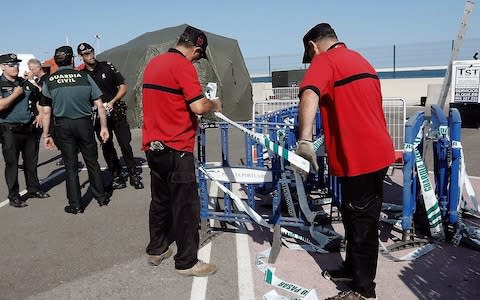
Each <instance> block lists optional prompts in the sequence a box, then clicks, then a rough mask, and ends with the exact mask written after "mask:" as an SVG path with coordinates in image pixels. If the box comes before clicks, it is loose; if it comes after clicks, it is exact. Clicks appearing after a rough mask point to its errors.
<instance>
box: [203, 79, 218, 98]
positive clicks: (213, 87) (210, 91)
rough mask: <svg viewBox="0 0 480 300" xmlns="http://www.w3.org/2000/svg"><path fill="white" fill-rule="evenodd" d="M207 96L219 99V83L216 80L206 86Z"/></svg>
mask: <svg viewBox="0 0 480 300" xmlns="http://www.w3.org/2000/svg"><path fill="white" fill-rule="evenodd" d="M205 97H207V99H208V100H216V99H218V97H217V84H216V83H215V82H209V83H207V86H206V87H205Z"/></svg>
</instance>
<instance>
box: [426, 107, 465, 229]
mask: <svg viewBox="0 0 480 300" xmlns="http://www.w3.org/2000/svg"><path fill="white" fill-rule="evenodd" d="M431 112H432V120H431V125H430V130H431V132H432V133H433V150H434V151H433V158H434V160H433V162H434V176H435V193H436V194H437V197H438V199H439V205H440V210H441V212H442V219H443V221H444V222H445V223H448V224H449V225H455V224H456V223H457V221H458V204H459V202H460V197H461V195H460V164H461V151H460V147H461V146H460V145H461V124H462V121H461V118H460V113H459V112H458V110H457V109H456V108H451V109H450V110H449V115H448V119H447V117H446V116H445V114H444V112H443V110H442V109H441V107H440V106H439V105H436V104H435V105H432V107H431Z"/></svg>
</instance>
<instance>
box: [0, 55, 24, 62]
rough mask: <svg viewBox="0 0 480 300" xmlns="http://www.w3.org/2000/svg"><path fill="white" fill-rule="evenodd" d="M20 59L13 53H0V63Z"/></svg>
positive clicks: (19, 60) (18, 60)
mask: <svg viewBox="0 0 480 300" xmlns="http://www.w3.org/2000/svg"><path fill="white" fill-rule="evenodd" d="M21 61H22V60H21V59H18V57H17V55H16V54H15V53H7V54H2V55H0V64H8V63H16V62H21Z"/></svg>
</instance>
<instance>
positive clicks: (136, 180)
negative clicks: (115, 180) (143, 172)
mask: <svg viewBox="0 0 480 300" xmlns="http://www.w3.org/2000/svg"><path fill="white" fill-rule="evenodd" d="M128 173H129V174H130V185H131V186H133V187H134V188H135V189H136V190H139V189H143V187H144V186H143V182H142V177H140V175H138V174H137V172H136V171H135V169H129V170H128Z"/></svg>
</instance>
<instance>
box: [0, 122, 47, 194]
mask: <svg viewBox="0 0 480 300" xmlns="http://www.w3.org/2000/svg"><path fill="white" fill-rule="evenodd" d="M32 126H33V125H31V124H24V125H23V124H7V123H3V124H1V125H0V130H1V131H2V135H3V143H2V153H3V158H4V160H5V181H6V182H7V187H8V199H10V200H14V199H18V198H19V197H20V194H19V184H18V158H19V157H20V153H21V154H22V159H23V171H24V175H25V184H26V186H27V191H28V192H29V193H35V192H39V191H40V189H41V187H40V183H39V181H38V175H37V164H38V150H39V143H40V140H39V138H40V136H39V135H38V132H37V131H36V130H35V129H33V128H32Z"/></svg>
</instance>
